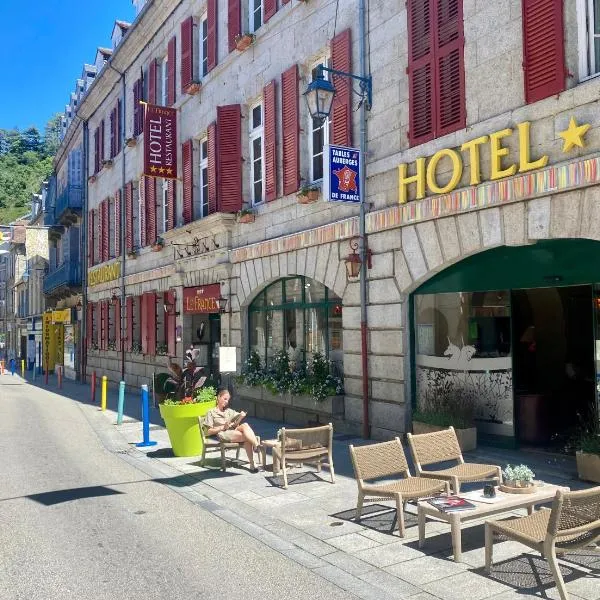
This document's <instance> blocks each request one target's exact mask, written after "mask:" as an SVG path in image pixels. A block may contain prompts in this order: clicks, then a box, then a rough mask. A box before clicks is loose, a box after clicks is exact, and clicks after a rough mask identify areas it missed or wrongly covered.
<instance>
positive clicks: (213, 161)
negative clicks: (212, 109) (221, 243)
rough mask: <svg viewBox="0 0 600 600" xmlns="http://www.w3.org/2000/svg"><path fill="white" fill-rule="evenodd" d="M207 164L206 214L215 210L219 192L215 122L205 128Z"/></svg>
mask: <svg viewBox="0 0 600 600" xmlns="http://www.w3.org/2000/svg"><path fill="white" fill-rule="evenodd" d="M206 141H207V153H208V155H207V164H208V173H207V179H208V184H207V185H208V189H207V192H208V214H212V213H215V212H217V206H218V205H219V192H218V188H217V124H216V123H211V124H210V125H209V126H208V129H207V130H206Z"/></svg>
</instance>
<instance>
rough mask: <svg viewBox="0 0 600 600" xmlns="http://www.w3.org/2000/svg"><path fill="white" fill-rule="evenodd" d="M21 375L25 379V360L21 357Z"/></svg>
mask: <svg viewBox="0 0 600 600" xmlns="http://www.w3.org/2000/svg"><path fill="white" fill-rule="evenodd" d="M21 377H22V378H23V379H25V361H24V360H23V359H21Z"/></svg>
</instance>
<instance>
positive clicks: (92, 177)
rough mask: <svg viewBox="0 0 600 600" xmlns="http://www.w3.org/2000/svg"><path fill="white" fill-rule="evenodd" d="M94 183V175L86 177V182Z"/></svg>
mask: <svg viewBox="0 0 600 600" xmlns="http://www.w3.org/2000/svg"><path fill="white" fill-rule="evenodd" d="M95 181H96V175H90V176H89V177H88V182H89V183H95Z"/></svg>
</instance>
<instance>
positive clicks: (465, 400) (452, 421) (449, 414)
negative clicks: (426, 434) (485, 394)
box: [413, 386, 475, 429]
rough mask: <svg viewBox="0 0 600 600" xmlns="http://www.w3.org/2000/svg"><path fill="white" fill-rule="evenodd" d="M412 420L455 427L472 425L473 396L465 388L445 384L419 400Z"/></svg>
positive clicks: (473, 418)
mask: <svg viewBox="0 0 600 600" xmlns="http://www.w3.org/2000/svg"><path fill="white" fill-rule="evenodd" d="M413 420H415V421H421V422H422V423H427V424H429V425H438V426H440V427H450V425H452V426H453V427H455V428H456V429H468V428H470V427H474V424H475V398H474V397H473V395H472V394H470V393H469V392H468V391H466V390H463V389H461V388H457V387H452V386H445V387H443V388H441V389H438V390H436V393H435V394H433V395H431V396H429V397H428V398H427V399H422V400H421V401H420V402H419V404H418V406H417V409H416V410H415V411H414V414H413Z"/></svg>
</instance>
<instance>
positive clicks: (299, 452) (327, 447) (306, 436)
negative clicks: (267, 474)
mask: <svg viewBox="0 0 600 600" xmlns="http://www.w3.org/2000/svg"><path fill="white" fill-rule="evenodd" d="M332 452H333V425H332V424H331V423H329V424H328V425H323V426H321V427H306V428H304V429H286V428H285V427H283V428H282V429H281V430H280V433H279V444H277V445H276V446H274V447H273V474H274V475H277V474H278V473H279V468H280V467H281V470H282V471H283V488H284V489H287V487H288V480H287V463H292V462H296V463H316V465H317V471H318V472H320V471H321V464H324V465H325V466H327V467H328V468H329V473H330V475H331V483H335V472H334V470H333V455H332ZM325 458H327V462H323V460H324V459H325Z"/></svg>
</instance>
